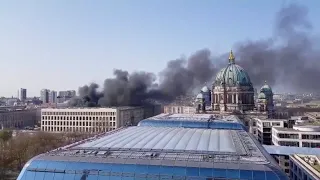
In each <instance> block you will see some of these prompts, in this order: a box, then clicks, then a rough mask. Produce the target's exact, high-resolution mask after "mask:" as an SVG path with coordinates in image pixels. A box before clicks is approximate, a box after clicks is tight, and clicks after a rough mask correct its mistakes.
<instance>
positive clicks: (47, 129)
mask: <svg viewBox="0 0 320 180" xmlns="http://www.w3.org/2000/svg"><path fill="white" fill-rule="evenodd" d="M115 129H116V128H115V127H112V128H107V127H99V128H94V127H52V126H51V127H49V126H42V127H41V130H42V131H45V132H87V133H96V132H106V131H111V130H115Z"/></svg>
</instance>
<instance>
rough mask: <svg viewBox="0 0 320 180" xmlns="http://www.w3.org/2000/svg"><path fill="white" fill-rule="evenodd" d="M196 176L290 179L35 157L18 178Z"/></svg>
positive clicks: (245, 172)
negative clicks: (49, 159)
mask: <svg viewBox="0 0 320 180" xmlns="http://www.w3.org/2000/svg"><path fill="white" fill-rule="evenodd" d="M186 177H191V178H195V179H201V180H202V179H203V180H205V179H206V178H224V179H246V180H256V179H259V180H286V179H288V178H287V177H286V176H285V175H284V174H283V173H281V171H278V170H277V169H276V168H270V169H269V170H242V169H224V168H219V167H214V164H212V168H201V167H188V166H187V167H186V166H184V167H182V166H180V167H178V166H162V165H138V164H125V165H124V164H110V163H90V162H86V163H82V162H63V161H61V162H58V161H47V160H34V161H32V162H30V164H29V165H28V166H26V167H24V170H23V171H22V172H21V174H20V175H19V177H18V180H33V179H34V180H38V179H41V180H43V179H59V180H61V179H66V180H70V179H96V180H97V179H118V178H120V179H121V178H125V179H137V178H143V179H176V178H183V179H184V178H186Z"/></svg>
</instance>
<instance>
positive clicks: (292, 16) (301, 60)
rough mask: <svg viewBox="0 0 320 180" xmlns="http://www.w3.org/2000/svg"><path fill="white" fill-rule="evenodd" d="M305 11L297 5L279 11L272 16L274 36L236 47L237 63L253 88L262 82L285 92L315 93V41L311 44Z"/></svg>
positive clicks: (317, 55) (318, 68)
mask: <svg viewBox="0 0 320 180" xmlns="http://www.w3.org/2000/svg"><path fill="white" fill-rule="evenodd" d="M307 14H308V10H307V9H306V8H305V7H302V6H299V5H297V4H290V5H288V6H287V7H284V8H282V9H281V10H280V11H279V12H278V13H277V15H276V19H275V27H274V36H273V37H271V38H269V39H266V40H261V41H249V42H245V43H242V44H238V45H237V55H238V57H239V58H240V61H239V64H240V65H241V66H242V67H243V68H245V69H246V70H247V72H248V73H249V75H250V78H251V80H252V82H253V83H254V85H256V86H261V85H262V84H263V82H264V81H265V80H266V81H267V82H268V84H270V85H272V86H273V85H278V86H284V87H286V89H287V90H288V91H295V92H318V91H319V88H320V84H318V83H314V82H316V80H317V78H318V77H319V76H320V65H319V62H318V61H319V58H320V53H319V51H317V42H313V39H314V37H313V36H312V35H311V30H312V25H311V23H310V22H309V21H308V19H307Z"/></svg>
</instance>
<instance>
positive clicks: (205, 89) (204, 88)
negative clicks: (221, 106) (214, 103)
mask: <svg viewBox="0 0 320 180" xmlns="http://www.w3.org/2000/svg"><path fill="white" fill-rule="evenodd" d="M201 91H202V92H204V93H206V92H210V89H209V88H208V86H203V88H202V89H201Z"/></svg>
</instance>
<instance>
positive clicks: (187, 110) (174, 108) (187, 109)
mask: <svg viewBox="0 0 320 180" xmlns="http://www.w3.org/2000/svg"><path fill="white" fill-rule="evenodd" d="M163 109H164V113H166V114H195V113H196V108H195V107H194V106H179V105H167V106H164V107H163Z"/></svg>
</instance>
